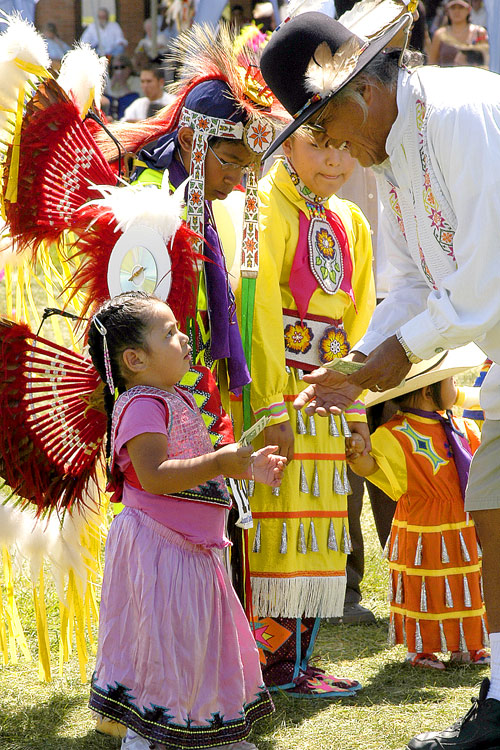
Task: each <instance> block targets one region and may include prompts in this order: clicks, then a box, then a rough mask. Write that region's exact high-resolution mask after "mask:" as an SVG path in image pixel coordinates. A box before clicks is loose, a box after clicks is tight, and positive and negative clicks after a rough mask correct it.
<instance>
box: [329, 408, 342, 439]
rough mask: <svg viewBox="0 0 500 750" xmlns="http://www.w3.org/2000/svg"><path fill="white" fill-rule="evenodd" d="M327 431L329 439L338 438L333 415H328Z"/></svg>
mask: <svg viewBox="0 0 500 750" xmlns="http://www.w3.org/2000/svg"><path fill="white" fill-rule="evenodd" d="M328 422H329V425H328V431H329V433H330V435H331V437H340V432H339V428H338V427H337V421H336V419H335V417H334V416H333V414H330V415H329V417H328Z"/></svg>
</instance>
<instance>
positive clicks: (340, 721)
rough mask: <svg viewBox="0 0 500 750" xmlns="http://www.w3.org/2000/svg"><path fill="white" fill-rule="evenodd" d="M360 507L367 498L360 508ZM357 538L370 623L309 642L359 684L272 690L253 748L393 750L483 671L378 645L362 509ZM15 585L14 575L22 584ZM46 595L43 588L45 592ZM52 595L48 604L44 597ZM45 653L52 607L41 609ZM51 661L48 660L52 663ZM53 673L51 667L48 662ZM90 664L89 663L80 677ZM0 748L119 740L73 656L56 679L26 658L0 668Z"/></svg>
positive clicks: (337, 628) (377, 589)
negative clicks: (415, 663)
mask: <svg viewBox="0 0 500 750" xmlns="http://www.w3.org/2000/svg"><path fill="white" fill-rule="evenodd" d="M366 505H367V506H368V507H369V504H368V503H367V504H366ZM363 526H364V533H365V541H366V555H367V559H366V575H365V578H364V582H363V591H364V604H365V605H366V606H369V607H370V608H371V609H372V610H373V611H374V612H375V614H376V615H377V618H378V619H377V625H372V626H366V625H365V626H353V625H350V626H345V625H331V624H329V623H324V624H323V626H322V628H321V630H320V634H319V637H318V641H317V647H316V656H318V658H319V660H320V664H321V665H322V666H324V667H328V668H331V669H332V671H334V672H335V673H336V674H338V675H343V676H347V677H355V678H357V679H359V680H360V681H361V682H362V683H363V685H364V689H363V690H362V691H361V693H360V694H359V695H358V696H357V697H356V698H351V699H347V700H344V701H342V702H339V701H335V702H328V701H322V700H310V699H297V698H290V697H288V696H287V695H286V694H278V695H276V696H275V705H276V712H275V713H274V714H273V715H272V716H271V717H269V718H268V719H266V720H265V721H263V722H261V724H259V725H257V729H256V730H255V731H254V733H253V741H254V742H255V743H256V744H257V746H258V747H259V748H260V750H271V749H273V750H274V749H275V750H295V749H296V750H318V749H321V750H322V749H323V748H339V749H340V748H341V749H342V750H393V749H396V748H401V747H404V745H405V742H406V740H408V739H409V738H410V737H411V736H413V735H414V734H415V733H417V732H419V731H422V730H424V729H430V728H440V727H443V726H444V725H447V724H449V723H451V722H452V721H454V720H455V719H456V718H457V717H458V716H459V715H460V714H462V713H463V712H464V710H465V709H466V708H468V706H469V705H470V703H469V698H470V696H471V695H472V694H474V693H475V692H477V685H478V683H479V682H480V680H481V679H482V677H484V676H486V675H487V674H488V669H487V668H485V667H480V668H477V667H454V668H450V669H447V670H446V671H445V672H444V673H438V674H435V673H434V672H433V671H430V670H424V669H412V668H411V667H408V666H406V665H405V664H404V663H403V659H404V649H403V648H402V647H401V646H398V647H396V648H390V647H388V645H387V622H388V613H389V610H388V604H387V601H386V584H387V563H386V561H383V560H382V559H381V553H380V548H379V545H378V541H377V539H376V534H375V531H374V529H373V521H372V518H371V512H370V511H369V510H368V509H366V510H365V511H364V514H363ZM21 584H22V580H21ZM16 593H17V596H18V606H19V608H20V611H21V617H22V619H23V624H25V626H26V631H27V636H28V639H29V641H30V645H31V646H32V652H33V653H35V651H36V643H35V640H34V638H35V635H34V630H33V627H30V622H32V617H33V613H32V605H31V596H30V594H29V587H28V585H27V584H26V587H25V588H23V586H22V585H21V586H20V588H18V589H17V592H16ZM53 596H54V595H53V594H52V597H53ZM53 601H54V600H53ZM49 622H50V624H51V641H52V643H53V644H54V653H55V647H56V643H57V637H56V636H57V632H56V630H57V611H56V607H55V606H52V608H51V609H50V611H49ZM54 661H55V660H54ZM53 666H54V673H56V674H57V665H56V664H55V663H54V664H53ZM91 669H92V660H91V663H90V665H89V677H90V672H91ZM0 696H1V698H0V748H1V749H2V750H91V749H92V750H100V749H101V748H102V749H105V748H106V749H107V750H117V748H119V742H118V740H115V739H111V738H107V737H105V736H102V735H99V734H97V733H96V732H95V731H94V721H93V719H92V716H91V714H90V712H89V710H88V708H87V699H88V684H85V685H82V684H81V682H80V679H79V673H78V664H77V661H76V657H75V658H73V659H72V661H71V662H70V663H69V664H68V665H66V666H65V668H64V673H63V676H62V677H59V676H56V677H55V678H54V680H53V682H51V683H49V684H45V683H42V682H40V681H39V679H38V668H37V665H36V663H35V662H33V663H25V662H22V661H20V662H19V663H18V664H17V665H12V666H6V667H0Z"/></svg>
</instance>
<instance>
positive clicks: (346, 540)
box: [340, 522, 352, 555]
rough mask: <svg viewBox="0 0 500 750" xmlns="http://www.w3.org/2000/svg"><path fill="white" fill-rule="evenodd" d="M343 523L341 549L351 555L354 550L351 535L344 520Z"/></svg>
mask: <svg viewBox="0 0 500 750" xmlns="http://www.w3.org/2000/svg"><path fill="white" fill-rule="evenodd" d="M342 524H343V525H342V543H341V545H340V549H341V551H342V552H344V553H345V554H346V555H350V554H351V552H352V544H351V537H350V536H349V533H348V531H347V527H346V525H345V523H344V522H342Z"/></svg>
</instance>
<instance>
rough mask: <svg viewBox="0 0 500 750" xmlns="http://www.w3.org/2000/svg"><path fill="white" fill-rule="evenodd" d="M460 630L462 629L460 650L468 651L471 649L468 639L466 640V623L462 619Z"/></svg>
mask: <svg viewBox="0 0 500 750" xmlns="http://www.w3.org/2000/svg"><path fill="white" fill-rule="evenodd" d="M459 630H460V640H459V643H458V650H459V651H468V650H469V649H468V648H467V641H466V640H465V633H464V623H463V621H462V620H460V625H459Z"/></svg>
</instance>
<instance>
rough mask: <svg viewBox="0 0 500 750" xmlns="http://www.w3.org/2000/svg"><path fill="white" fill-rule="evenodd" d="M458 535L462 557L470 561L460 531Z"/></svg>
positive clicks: (465, 560)
mask: <svg viewBox="0 0 500 750" xmlns="http://www.w3.org/2000/svg"><path fill="white" fill-rule="evenodd" d="M458 536H459V538H460V549H461V550H462V557H463V559H464V562H470V555H469V550H468V549H467V545H466V543H465V539H464V537H463V534H462V532H461V531H460V532H459V534H458Z"/></svg>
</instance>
